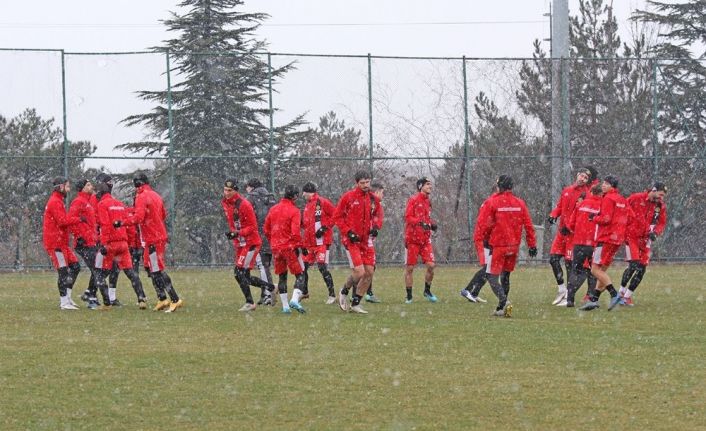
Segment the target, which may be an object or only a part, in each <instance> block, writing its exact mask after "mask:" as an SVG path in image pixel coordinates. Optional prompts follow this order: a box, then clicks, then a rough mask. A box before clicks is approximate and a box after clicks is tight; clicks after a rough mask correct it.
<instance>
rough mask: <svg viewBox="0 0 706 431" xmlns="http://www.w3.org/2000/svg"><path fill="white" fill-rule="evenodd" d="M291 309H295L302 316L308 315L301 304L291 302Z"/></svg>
mask: <svg viewBox="0 0 706 431" xmlns="http://www.w3.org/2000/svg"><path fill="white" fill-rule="evenodd" d="M289 308H293V309H295V310H297V311H298V312H300V313H302V314H304V313H306V309H304V307H302V305H301V304H300V303H298V302H295V301H289Z"/></svg>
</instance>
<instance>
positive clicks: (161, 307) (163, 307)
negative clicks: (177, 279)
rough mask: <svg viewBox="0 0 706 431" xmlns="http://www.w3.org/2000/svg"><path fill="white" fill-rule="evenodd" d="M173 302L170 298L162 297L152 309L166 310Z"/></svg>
mask: <svg viewBox="0 0 706 431" xmlns="http://www.w3.org/2000/svg"><path fill="white" fill-rule="evenodd" d="M171 303H172V302H171V301H170V300H169V299H161V300H159V301H157V304H156V305H155V306H154V308H153V309H152V311H162V310H166V309H167V308H169V305H170V304H171Z"/></svg>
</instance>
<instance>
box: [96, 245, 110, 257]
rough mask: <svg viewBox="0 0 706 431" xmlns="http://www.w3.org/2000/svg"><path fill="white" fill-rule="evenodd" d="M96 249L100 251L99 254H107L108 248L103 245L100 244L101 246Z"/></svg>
mask: <svg viewBox="0 0 706 431" xmlns="http://www.w3.org/2000/svg"><path fill="white" fill-rule="evenodd" d="M98 251H100V254H102V255H103V256H105V255H106V254H108V249H107V248H105V246H104V245H102V246H101V248H100V249H98Z"/></svg>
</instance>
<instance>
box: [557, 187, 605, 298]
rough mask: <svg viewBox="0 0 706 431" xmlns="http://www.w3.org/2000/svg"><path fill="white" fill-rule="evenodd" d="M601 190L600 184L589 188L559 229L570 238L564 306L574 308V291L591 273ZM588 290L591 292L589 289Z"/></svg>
mask: <svg viewBox="0 0 706 431" xmlns="http://www.w3.org/2000/svg"><path fill="white" fill-rule="evenodd" d="M602 196H603V190H602V188H601V185H600V184H596V185H594V186H593V187H591V193H590V194H589V195H588V197H586V199H583V200H582V201H581V202H580V203H579V204H578V206H577V207H576V208H575V209H574V211H573V212H572V213H571V218H569V221H568V222H567V223H566V224H565V226H563V227H562V228H561V234H562V235H565V236H569V235H570V236H571V246H572V249H573V251H572V257H573V259H572V260H571V270H570V271H569V274H568V276H567V278H568V284H567V293H566V306H567V307H569V308H571V307H573V306H574V301H575V296H576V291H577V290H579V288H580V287H581V285H582V284H583V282H584V281H585V280H586V278H587V277H588V276H589V274H590V272H591V258H592V256H593V249H594V247H595V245H596V222H595V220H594V219H593V218H592V217H595V216H596V215H597V214H598V213H599V212H600V210H601V197H602ZM589 290H591V289H590V288H589Z"/></svg>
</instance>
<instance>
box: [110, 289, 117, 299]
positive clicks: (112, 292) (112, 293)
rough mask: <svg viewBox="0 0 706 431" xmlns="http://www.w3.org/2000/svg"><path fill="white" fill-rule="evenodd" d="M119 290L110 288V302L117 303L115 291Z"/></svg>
mask: <svg viewBox="0 0 706 431" xmlns="http://www.w3.org/2000/svg"><path fill="white" fill-rule="evenodd" d="M116 290H117V289H116V288H114V287H109V288H108V299H110V302H113V301H115V291H116Z"/></svg>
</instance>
